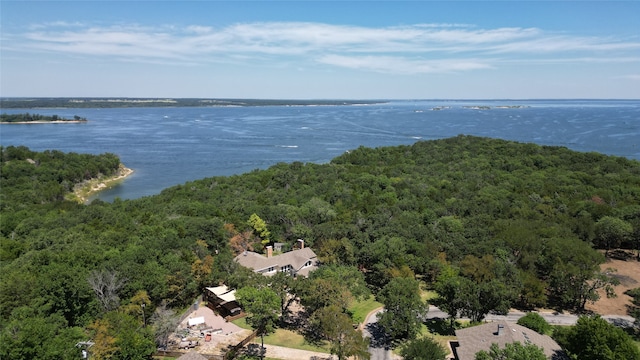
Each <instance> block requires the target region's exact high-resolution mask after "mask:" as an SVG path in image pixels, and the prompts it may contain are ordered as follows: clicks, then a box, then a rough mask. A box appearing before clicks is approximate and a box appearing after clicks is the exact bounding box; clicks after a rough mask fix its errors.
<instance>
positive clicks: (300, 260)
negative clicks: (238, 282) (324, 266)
mask: <svg viewBox="0 0 640 360" xmlns="http://www.w3.org/2000/svg"><path fill="white" fill-rule="evenodd" d="M298 243H299V244H300V248H299V249H296V250H292V251H288V252H286V253H282V254H279V255H273V248H272V247H271V246H267V254H266V256H265V255H262V254H258V253H255V252H253V251H245V252H243V253H242V254H240V255H238V256H236V258H235V261H236V262H237V263H238V264H240V265H242V266H244V267H247V268H250V269H252V270H253V271H255V272H257V273H259V274H262V275H265V276H271V275H274V274H276V273H277V272H286V273H289V274H291V275H292V276H305V277H306V276H308V275H309V272H311V271H312V270H315V269H317V268H318V257H317V255H316V253H314V252H313V250H311V249H310V248H306V247H304V241H302V240H298Z"/></svg>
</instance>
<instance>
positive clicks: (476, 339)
mask: <svg viewBox="0 0 640 360" xmlns="http://www.w3.org/2000/svg"><path fill="white" fill-rule="evenodd" d="M456 337H457V338H458V340H457V341H452V342H451V348H452V349H453V354H454V356H455V359H456V360H474V359H475V356H476V353H477V352H479V351H480V350H484V351H487V352H488V351H489V348H490V347H491V344H493V343H496V344H498V346H500V348H504V346H505V344H507V343H514V342H519V343H520V344H522V345H527V344H534V345H536V346H538V347H540V348H542V350H543V351H544V354H545V355H546V356H547V359H551V360H564V359H566V356H565V353H564V351H562V348H561V347H560V345H558V343H556V342H555V341H554V340H553V339H551V338H550V337H549V336H547V335H541V334H538V333H537V332H535V331H533V330H531V329H528V328H526V327H524V326H520V325H518V324H514V323H508V322H506V321H496V322H493V323H488V324H484V325H478V326H473V327H469V328H466V329H461V330H456Z"/></svg>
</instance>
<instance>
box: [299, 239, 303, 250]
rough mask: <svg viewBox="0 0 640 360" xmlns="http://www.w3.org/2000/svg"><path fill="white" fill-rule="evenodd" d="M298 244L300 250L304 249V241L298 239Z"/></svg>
mask: <svg viewBox="0 0 640 360" xmlns="http://www.w3.org/2000/svg"><path fill="white" fill-rule="evenodd" d="M298 244H300V249H304V240H302V239H298Z"/></svg>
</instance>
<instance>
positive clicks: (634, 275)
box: [586, 253, 640, 315]
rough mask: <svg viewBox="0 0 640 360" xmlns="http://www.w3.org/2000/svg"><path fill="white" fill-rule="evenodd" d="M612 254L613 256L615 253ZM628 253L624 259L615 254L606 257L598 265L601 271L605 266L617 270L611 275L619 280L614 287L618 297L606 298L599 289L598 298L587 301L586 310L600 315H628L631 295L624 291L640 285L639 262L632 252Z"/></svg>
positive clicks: (604, 269)
mask: <svg viewBox="0 0 640 360" xmlns="http://www.w3.org/2000/svg"><path fill="white" fill-rule="evenodd" d="M623 254H625V253H623ZM613 255H614V256H615V254H613ZM628 255H631V256H629V257H626V260H621V259H620V258H623V257H618V256H616V258H609V259H607V262H605V263H604V264H602V265H600V268H601V269H602V271H606V269H607V268H612V269H615V270H617V271H616V272H614V273H613V274H612V276H614V277H615V278H616V279H618V281H620V285H617V286H616V287H615V293H616V295H618V297H615V298H611V299H607V296H606V294H605V292H604V291H600V292H599V293H600V300H598V301H597V302H596V303H595V304H590V303H588V304H587V306H586V308H587V310H591V311H594V312H596V313H598V314H601V315H628V314H627V305H631V297H630V296H629V295H625V294H624V292H625V291H627V290H629V289H634V288H637V287H640V262H638V261H636V259H635V257H633V256H632V254H630V253H628Z"/></svg>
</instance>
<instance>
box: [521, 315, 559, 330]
mask: <svg viewBox="0 0 640 360" xmlns="http://www.w3.org/2000/svg"><path fill="white" fill-rule="evenodd" d="M518 325H522V326H524V327H526V328H529V329H531V330H533V331H535V332H537V333H540V334H546V333H548V332H549V331H550V330H551V326H550V325H549V323H548V322H547V321H546V320H545V319H544V318H543V317H542V316H540V314H538V313H535V312H529V313H527V315H525V316H523V317H521V318H520V319H518Z"/></svg>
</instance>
